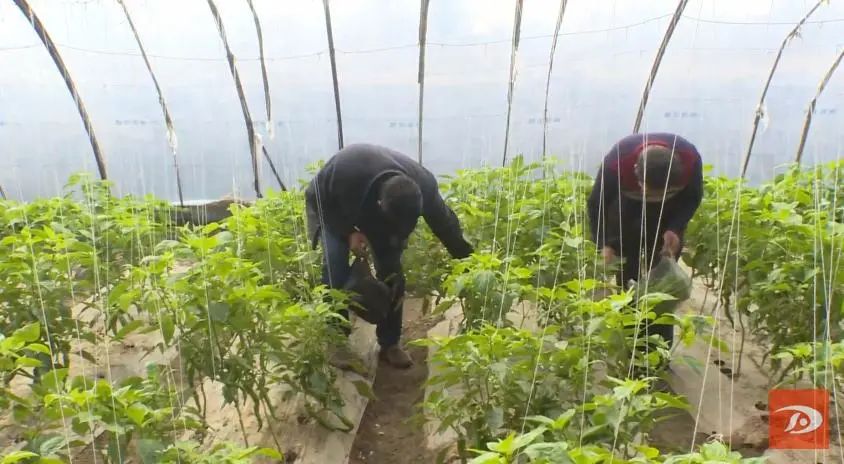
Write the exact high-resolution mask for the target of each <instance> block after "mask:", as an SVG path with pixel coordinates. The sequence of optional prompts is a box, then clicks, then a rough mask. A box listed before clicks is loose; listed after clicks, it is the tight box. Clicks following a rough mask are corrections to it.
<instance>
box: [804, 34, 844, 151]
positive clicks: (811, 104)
mask: <svg viewBox="0 0 844 464" xmlns="http://www.w3.org/2000/svg"><path fill="white" fill-rule="evenodd" d="M842 58H844V48H842V49H841V52H840V53H839V54H838V57H837V58H836V59H835V61H833V62H832V66H830V67H829V69H827V71H826V74H824V76H823V79H821V83H820V84H818V90H817V91H816V92H815V96H814V97H812V100H811V101H809V108H808V109H807V110H806V119H805V120H804V121H803V130H802V131H801V133H800V143H799V144H798V145H797V156H795V157H794V162H795V163H797V164H798V165H799V164H800V162H801V161H802V159H803V149H804V148H805V147H806V138H807V136H808V135H809V126H810V125H811V124H812V116H813V115H814V114H815V105H816V104H817V102H818V98H819V97H820V96H821V93H823V91H824V89H825V88H826V85H827V84H828V83H829V79H830V78H831V77H832V75H833V74H834V73H835V70H836V69H838V65H839V64H841V59H842Z"/></svg>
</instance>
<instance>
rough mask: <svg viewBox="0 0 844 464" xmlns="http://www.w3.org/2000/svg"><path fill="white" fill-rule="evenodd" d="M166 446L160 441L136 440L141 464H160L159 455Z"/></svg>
mask: <svg viewBox="0 0 844 464" xmlns="http://www.w3.org/2000/svg"><path fill="white" fill-rule="evenodd" d="M166 448H167V446H166V445H165V444H164V443H163V442H161V441H160V440H155V439H149V438H141V439H140V440H138V454H139V455H140V458H141V462H142V463H143V464H156V463H158V462H161V459H160V457H159V456H160V454H161V452H162V451H164V450H165V449H166Z"/></svg>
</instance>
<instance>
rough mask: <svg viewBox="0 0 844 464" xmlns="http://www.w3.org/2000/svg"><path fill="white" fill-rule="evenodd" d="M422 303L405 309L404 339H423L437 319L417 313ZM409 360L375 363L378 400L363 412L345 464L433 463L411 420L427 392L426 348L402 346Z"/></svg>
mask: <svg viewBox="0 0 844 464" xmlns="http://www.w3.org/2000/svg"><path fill="white" fill-rule="evenodd" d="M420 303H421V301H419V300H412V301H407V302H406V303H405V307H404V330H403V333H402V341H403V343H407V342H409V341H412V340H416V339H419V338H424V337H425V336H426V333H427V331H428V329H429V328H431V327H433V325H434V324H435V323H436V320H434V319H433V318H431V317H429V316H425V315H423V314H422V313H421V304H420ZM405 349H407V350H408V352H409V353H410V355H411V357H412V358H413V366H412V367H411V368H409V369H396V368H393V367H391V366H389V365H387V364H385V363H383V362H381V363H380V364H379V365H378V371H377V373H376V375H375V385H374V386H373V390H374V392H375V397H376V399H375V400H374V401H370V402H369V405H368V406H367V408H366V411H365V412H364V415H363V419H362V421H361V424H360V428H359V431H358V434H357V437H356V438H355V442H354V445H353V446H352V452H351V454H350V457H349V464H414V463H425V464H429V463H432V462H434V456H432V455H429V451H428V450H427V449H426V447H425V432H424V430H423V428H422V427H421V426H420V425H418V424H415V423H413V421H412V420H411V419H412V418H413V417H414V416H415V415H416V414H417V413H418V411H419V410H418V404H419V403H420V402H421V401H422V399H423V398H424V396H425V386H424V383H425V380H426V379H427V378H428V362H427V357H428V350H427V349H426V348H423V347H412V346H410V347H408V346H405Z"/></svg>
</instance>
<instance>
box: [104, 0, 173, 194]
mask: <svg viewBox="0 0 844 464" xmlns="http://www.w3.org/2000/svg"><path fill="white" fill-rule="evenodd" d="M117 3H119V4H120V6H121V7H123V13H124V14H125V15H126V21H127V22H128V23H129V28H130V29H132V34H133V35H134V36H135V42H137V43H138V49H139V50H140V51H141V56H142V57H143V58H144V64H146V67H147V71H148V72H149V77H150V78H152V83H153V85H155V91H156V92H157V93H158V103H159V104H160V105H161V112H162V113H164V124H165V126H167V142H168V143H169V145H170V152H171V153H172V154H173V169H175V171H176V188H177V189H178V192H179V206H181V207H183V208H184V206H185V198H184V195H183V194H182V176H181V174H180V172H179V161H178V159H177V157H176V147H177V146H178V142H177V139H176V130H175V129H174V128H173V118H172V116H171V115H170V109H169V108H168V107H167V102H166V101H165V100H164V93H163V92H162V91H161V86H160V85H159V84H158V79H157V78H156V77H155V73H154V72H153V71H152V64H151V63H150V61H149V57H147V52H146V49H145V48H144V44H143V42H141V36H140V34H138V29H137V28H135V22H134V21H132V15H130V14H129V8H128V7H127V6H126V3H125V2H124V1H123V0H117Z"/></svg>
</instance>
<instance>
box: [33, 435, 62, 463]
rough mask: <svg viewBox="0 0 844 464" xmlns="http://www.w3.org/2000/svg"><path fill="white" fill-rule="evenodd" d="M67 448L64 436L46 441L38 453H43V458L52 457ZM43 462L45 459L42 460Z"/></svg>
mask: <svg viewBox="0 0 844 464" xmlns="http://www.w3.org/2000/svg"><path fill="white" fill-rule="evenodd" d="M65 446H66V441H65V437H64V436H61V435H59V436H55V437H51V438H49V439H47V440H45V441H44V442H43V443H41V446H39V447H38V451H39V452H40V453H41V455H42V456H50V455H53V454H55V453H56V452H58V451H59V450H61V449H62V448H64V447H65ZM41 459H42V460H43V459H44V458H41Z"/></svg>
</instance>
